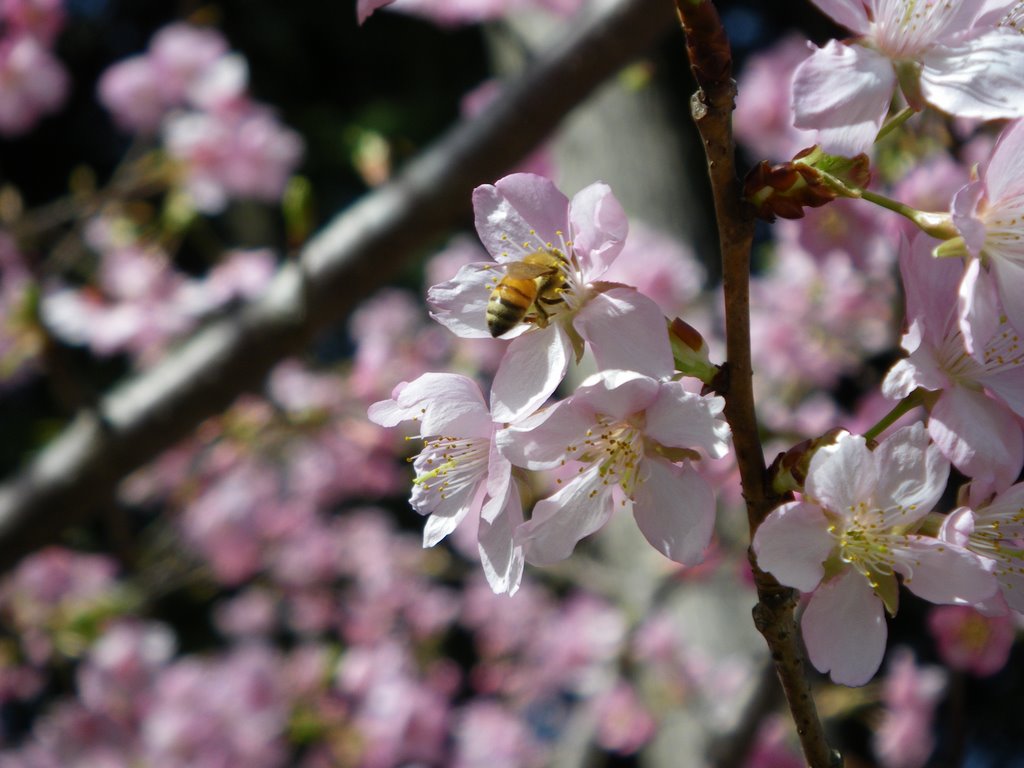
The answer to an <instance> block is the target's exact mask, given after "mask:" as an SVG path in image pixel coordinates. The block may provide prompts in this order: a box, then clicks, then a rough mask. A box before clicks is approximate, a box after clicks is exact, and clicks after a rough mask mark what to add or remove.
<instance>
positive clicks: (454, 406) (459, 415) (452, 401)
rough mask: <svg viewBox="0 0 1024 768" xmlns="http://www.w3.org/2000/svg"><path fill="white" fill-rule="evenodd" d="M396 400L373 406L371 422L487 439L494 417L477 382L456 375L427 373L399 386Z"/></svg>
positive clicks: (423, 431)
mask: <svg viewBox="0 0 1024 768" xmlns="http://www.w3.org/2000/svg"><path fill="white" fill-rule="evenodd" d="M395 389H396V395H395V397H394V398H393V399H392V400H382V401H380V402H377V403H374V404H373V405H371V406H370V408H369V409H368V411H367V414H368V416H369V418H370V420H371V421H373V422H374V423H375V424H379V425H381V426H382V427H394V426H396V425H397V424H399V423H400V422H402V421H407V420H415V421H418V422H419V425H420V434H421V435H423V436H431V435H448V436H451V437H487V436H489V435H490V433H491V430H492V423H491V417H490V414H489V413H488V411H487V406H486V405H485V404H484V400H483V396H482V395H481V393H480V387H479V386H478V385H477V383H476V382H475V381H473V380H472V379H470V378H467V377H466V376H462V375H459V374H455V373H425V374H423V375H422V376H420V377H419V378H417V379H415V380H414V381H411V382H409V383H407V384H404V385H401V386H399V387H396V388H395Z"/></svg>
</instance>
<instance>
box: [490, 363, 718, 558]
mask: <svg viewBox="0 0 1024 768" xmlns="http://www.w3.org/2000/svg"><path fill="white" fill-rule="evenodd" d="M723 406H724V401H723V400H722V399H721V398H719V397H709V396H700V395H695V394H693V393H692V392H687V391H686V390H685V389H684V387H683V385H682V384H681V383H679V382H659V381H657V380H655V379H652V378H650V377H648V376H644V375H643V374H641V373H637V372H634V371H620V370H607V371H602V372H600V373H596V374H594V375H593V376H590V377H589V378H587V379H586V380H585V381H584V382H583V383H582V384H581V385H580V387H579V388H578V389H577V390H576V392H575V393H574V394H573V396H572V397H570V398H569V399H567V400H564V401H562V402H560V403H558V404H557V405H554V406H552V407H551V408H548V409H546V410H544V411H541V412H540V413H538V414H537V415H536V416H533V417H529V418H527V419H525V420H523V421H522V422H521V423H520V424H517V425H513V426H511V427H509V428H507V429H503V430H501V431H500V432H499V433H498V435H497V442H498V446H499V449H500V450H501V452H502V453H503V454H504V455H505V456H507V457H508V458H509V459H510V460H511V461H512V463H514V464H516V465H518V466H524V467H526V468H528V469H554V468H556V467H559V466H564V465H565V464H566V463H567V462H570V461H573V462H578V463H579V466H578V470H577V474H576V476H575V477H574V478H572V479H571V480H569V482H567V483H565V484H564V485H562V487H561V488H560V489H559V490H558V491H557V492H556V493H555V494H554V495H552V496H550V497H549V498H547V499H544V500H542V501H539V502H537V504H536V505H535V506H534V508H533V516H532V517H531V519H530V521H529V522H527V523H524V524H523V525H521V526H520V527H519V529H518V530H517V531H516V540H517V541H518V542H521V543H523V544H524V545H525V547H526V557H527V559H528V560H529V561H530V562H533V563H538V564H545V563H552V562H555V561H557V560H562V559H564V558H566V557H568V556H569V555H570V554H571V553H572V550H573V548H574V547H575V546H576V543H577V542H578V541H579V540H580V539H582V538H583V537H585V536H588V535H589V534H591V533H593V532H595V531H596V530H598V529H599V528H601V527H602V526H603V525H604V524H605V523H606V522H607V521H608V518H609V517H610V516H611V514H612V512H613V511H614V509H615V507H616V506H619V507H622V508H623V509H627V510H631V511H632V512H633V515H634V517H635V518H636V521H637V524H638V525H639V526H640V530H641V531H642V532H643V534H644V536H645V537H646V538H647V540H648V541H649V542H650V544H651V545H652V546H653V547H654V548H655V549H657V550H658V551H659V552H661V553H662V554H663V555H665V556H666V557H668V558H671V559H672V560H675V561H676V562H679V563H683V564H685V565H694V564H696V563H699V562H700V561H701V560H702V559H703V556H704V550H705V549H706V548H707V546H708V543H709V541H710V538H711V531H712V527H713V523H714V515H715V500H714V495H713V493H712V491H711V488H710V486H709V485H708V483H707V481H706V480H705V479H704V478H702V477H701V476H700V475H699V474H698V473H697V472H696V471H695V470H694V469H693V467H692V466H691V464H690V463H689V461H688V459H690V458H695V457H696V456H697V454H695V453H694V452H693V450H694V449H700V450H702V451H704V452H705V453H706V454H707V455H709V456H712V457H714V458H720V457H722V456H724V455H725V453H726V450H727V440H728V436H729V427H728V425H727V424H726V423H725V421H724V420H722V419H721V418H720V417H719V416H720V414H721V411H722V408H723ZM680 462H681V463H680ZM681 500H685V501H681Z"/></svg>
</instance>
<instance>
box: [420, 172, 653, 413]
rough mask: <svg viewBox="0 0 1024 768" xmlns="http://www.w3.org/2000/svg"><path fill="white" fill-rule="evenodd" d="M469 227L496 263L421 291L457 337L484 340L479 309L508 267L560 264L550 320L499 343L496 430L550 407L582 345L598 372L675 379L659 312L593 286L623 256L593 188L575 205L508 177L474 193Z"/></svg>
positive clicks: (605, 199) (613, 214) (616, 229)
mask: <svg viewBox="0 0 1024 768" xmlns="http://www.w3.org/2000/svg"><path fill="white" fill-rule="evenodd" d="M473 208H474V211H475V213H476V228H477V232H478V234H479V235H480V238H481V240H482V241H483V244H484V247H485V248H486V249H487V251H488V253H490V254H491V256H493V257H494V258H495V262H484V263H474V264H469V265H467V266H465V267H463V268H462V269H461V270H459V273H458V274H457V275H456V276H455V278H454V279H453V280H451V281H449V282H447V283H442V284H441V285H435V286H434V287H433V288H431V289H430V291H429V292H428V300H429V302H430V304H431V306H432V307H433V312H432V315H433V317H434V318H435V319H436V320H437V321H438V322H440V323H442V324H443V325H445V326H446V327H448V328H449V329H450V330H451V331H452V332H454V333H455V334H456V335H457V336H462V337H465V338H487V337H489V336H491V335H492V334H491V332H490V330H489V329H488V326H487V320H486V307H487V303H488V299H489V297H490V295H491V292H492V290H493V289H494V288H495V286H496V285H497V283H498V282H499V281H500V280H501V278H502V277H503V276H504V271H505V269H506V265H508V264H511V263H514V262H519V261H522V260H523V259H524V258H525V257H526V256H528V255H530V254H535V253H542V254H546V255H549V256H551V257H553V259H555V260H557V262H558V263H560V267H559V268H558V269H559V277H560V279H561V280H562V281H563V284H562V287H561V289H560V292H559V301H558V302H557V303H554V304H552V305H550V306H549V307H548V309H547V310H546V314H547V318H548V319H547V320H546V321H544V320H542V319H541V318H539V317H531V316H529V315H528V316H527V317H526V318H524V320H525V322H521V323H519V324H518V325H516V326H515V327H514V328H512V329H511V330H510V331H508V332H507V333H506V334H504V335H503V337H504V338H514V341H513V342H512V344H511V345H509V348H508V351H507V352H506V354H505V357H504V359H503V360H502V362H501V365H500V366H499V368H498V372H497V374H496V376H495V379H494V384H493V387H492V390H491V410H492V413H493V414H494V418H495V419H497V420H499V421H516V420H518V419H520V418H522V417H524V416H526V415H528V414H530V413H532V412H533V411H535V410H536V409H537V408H538V407H539V406H540V405H542V404H543V403H544V401H545V400H547V398H548V396H549V395H551V393H552V392H554V390H555V388H556V387H557V386H558V384H559V383H560V382H561V381H562V379H563V378H564V376H565V374H566V371H567V370H568V366H569V361H570V358H571V357H573V355H574V354H575V356H576V357H577V359H578V358H579V355H580V354H581V353H582V350H583V343H584V340H585V341H587V342H589V343H590V345H591V349H592V350H593V352H594V356H595V357H596V358H597V362H598V365H599V367H601V368H622V369H627V370H635V371H640V372H642V373H645V374H649V375H651V376H655V377H658V378H660V377H664V376H668V375H669V374H670V373H671V372H672V353H671V349H670V347H669V343H668V334H667V333H666V332H665V320H664V316H663V315H662V314H661V311H660V310H659V309H658V306H657V305H656V304H655V303H654V302H653V301H651V300H650V299H648V298H647V297H645V296H643V295H642V294H640V293H638V292H637V291H635V290H634V289H631V288H627V287H625V286H619V287H614V284H603V285H601V286H596V285H595V282H596V281H598V280H599V279H600V278H601V277H602V276H603V275H604V274H605V272H606V271H607V269H608V267H609V265H610V264H611V263H612V261H613V260H614V259H615V257H616V256H618V254H619V252H620V251H621V250H622V247H623V243H624V241H625V238H626V231H627V228H628V224H627V222H626V217H625V214H624V213H623V211H622V207H621V206H620V205H619V203H618V201H617V200H616V199H615V197H614V196H613V195H612V192H611V190H610V189H609V188H608V187H607V185H605V184H601V183H596V184H592V185H590V186H589V187H587V188H585V189H583V190H581V191H580V192H578V193H577V194H576V195H575V197H573V199H572V202H571V203H570V202H569V200H568V199H567V198H566V197H565V195H563V194H562V193H561V192H559V191H558V189H556V187H555V185H554V184H552V183H551V182H550V181H548V180H547V179H544V178H542V177H540V176H533V175H530V174H524V173H521V174H513V175H511V176H506V177H505V178H503V179H501V180H500V181H498V182H497V183H496V184H494V185H490V184H487V185H484V186H481V187H477V189H476V190H475V191H474V192H473Z"/></svg>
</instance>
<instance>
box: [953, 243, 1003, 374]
mask: <svg viewBox="0 0 1024 768" xmlns="http://www.w3.org/2000/svg"><path fill="white" fill-rule="evenodd" d="M998 291H999V289H998V287H997V286H996V281H995V279H994V278H993V276H992V273H991V272H989V271H988V270H987V269H983V268H982V266H981V260H980V259H971V260H970V261H969V262H968V263H967V269H966V270H965V271H964V276H963V280H962V281H961V282H960V292H959V295H958V302H959V306H958V322H959V323H960V332H961V333H962V334H963V336H964V347H965V348H966V349H967V352H968V353H970V354H972V355H975V356H978V355H979V354H981V351H982V350H983V349H984V348H985V344H986V342H988V340H989V339H991V338H992V336H993V335H994V334H995V332H996V329H997V328H999V315H1000V307H999V298H998V296H999V292H998Z"/></svg>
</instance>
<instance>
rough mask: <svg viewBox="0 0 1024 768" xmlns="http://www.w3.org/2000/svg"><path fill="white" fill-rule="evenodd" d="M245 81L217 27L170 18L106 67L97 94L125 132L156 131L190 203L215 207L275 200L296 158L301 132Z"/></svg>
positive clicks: (242, 64)
mask: <svg viewBox="0 0 1024 768" xmlns="http://www.w3.org/2000/svg"><path fill="white" fill-rule="evenodd" d="M248 84H249V68H248V63H247V62H246V60H245V58H244V57H243V56H242V55H241V54H239V53H236V52H232V51H230V50H229V48H228V43H227V41H226V40H225V39H224V37H223V36H222V35H221V34H220V32H218V31H217V30H215V29H208V28H202V27H195V26H191V25H189V24H172V25H169V26H167V27H164V28H163V29H161V30H160V31H159V32H158V33H157V34H156V35H155V36H154V37H153V39H152V40H151V41H150V44H149V48H148V50H147V51H146V52H145V53H143V54H138V55H135V56H132V57H129V58H127V59H124V60H122V61H119V62H117V63H116V64H113V65H112V66H111V67H109V68H108V69H107V70H106V71H105V72H104V73H103V76H102V77H101V79H100V82H99V97H100V100H101V102H102V103H103V105H104V106H105V107H106V108H107V109H108V110H110V112H111V114H112V115H113V117H114V119H115V121H116V122H117V124H118V125H119V126H120V127H121V128H122V129H124V130H125V131H129V132H131V133H136V134H142V135H153V134H156V133H159V134H160V135H161V137H162V140H163V143H164V145H165V146H166V148H167V152H168V154H169V155H170V157H171V158H173V159H174V160H175V161H176V162H177V163H179V164H180V171H179V175H180V177H181V179H182V181H181V186H182V188H183V189H184V190H185V191H186V192H187V193H188V195H189V197H190V199H191V201H192V204H193V205H194V206H195V208H196V209H198V210H200V211H202V212H204V213H218V212H220V211H221V210H223V209H224V207H225V206H226V205H227V203H228V201H229V200H231V199H236V198H251V199H255V200H262V201H266V202H276V201H277V200H279V199H280V197H281V195H282V193H283V192H284V188H285V184H286V182H287V181H288V178H289V176H290V175H291V174H292V172H293V171H294V170H295V167H296V166H297V165H298V163H299V161H300V160H301V159H302V152H303V142H302V139H301V137H300V136H299V135H298V134H297V133H295V132H294V131H292V130H290V129H289V128H286V127H285V126H283V125H281V124H280V122H279V121H278V119H277V117H276V116H275V115H274V113H273V111H272V110H271V109H270V108H269V107H267V106H266V105H263V104H260V103H258V102H256V101H254V100H253V99H252V97H251V96H250V95H249V93H248Z"/></svg>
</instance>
